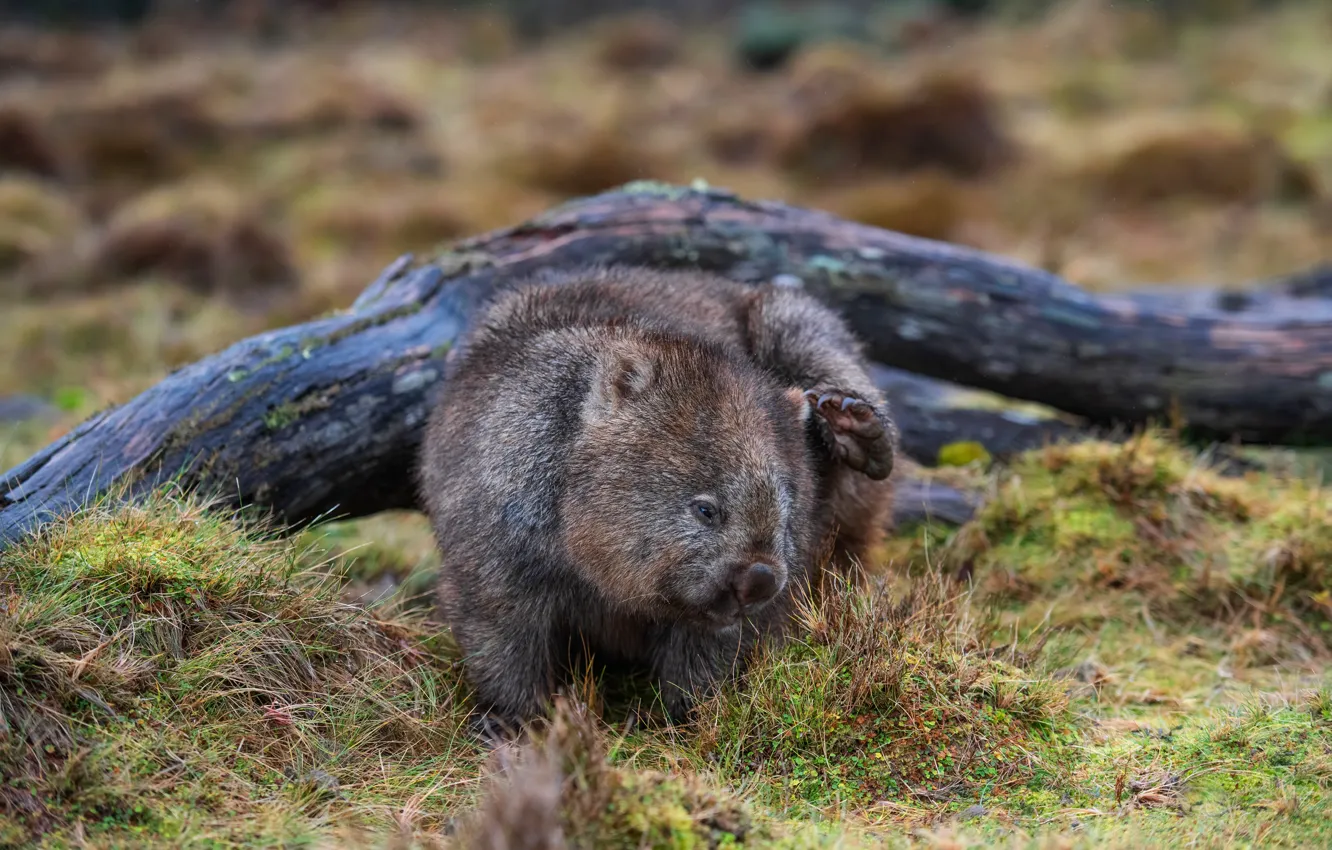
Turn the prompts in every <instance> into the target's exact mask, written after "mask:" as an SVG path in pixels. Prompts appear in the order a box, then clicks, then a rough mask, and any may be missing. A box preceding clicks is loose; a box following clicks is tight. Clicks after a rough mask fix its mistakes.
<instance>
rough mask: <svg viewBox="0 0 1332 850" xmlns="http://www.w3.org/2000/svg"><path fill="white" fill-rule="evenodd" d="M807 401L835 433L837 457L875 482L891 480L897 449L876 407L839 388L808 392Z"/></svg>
mask: <svg viewBox="0 0 1332 850" xmlns="http://www.w3.org/2000/svg"><path fill="white" fill-rule="evenodd" d="M805 398H807V399H809V400H810V401H811V402H813V403H814V412H815V413H817V414H818V415H819V417H820V418H821V419H822V420H823V422H824V423H825V424H826V425H827V429H828V431H830V432H831V438H832V450H833V456H834V457H836V458H837V459H838V460H840V461H842V462H843V463H845V464H846V465H847V466H849V467H851V468H852V469H855V470H857V471H859V472H863V473H865V474H866V475H868V476H869V477H870V478H873V479H875V480H881V479H884V478H887V477H888V475H889V474H890V473H891V472H892V471H893V447H892V444H891V443H890V442H889V439H888V429H887V427H886V426H885V423H884V421H883V419H882V418H880V416H879V415H878V411H876V410H875V409H874V405H872V404H870V403H869V402H868V401H865V400H864V399H861V398H857V397H855V396H854V395H850V394H848V393H845V392H842V391H841V390H835V389H834V390H823V389H813V390H806V391H805Z"/></svg>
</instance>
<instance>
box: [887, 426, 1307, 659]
mask: <svg viewBox="0 0 1332 850" xmlns="http://www.w3.org/2000/svg"><path fill="white" fill-rule="evenodd" d="M990 496H991V498H990V500H989V501H988V502H987V504H986V505H985V506H984V508H983V510H982V511H981V512H980V514H979V515H978V517H977V518H976V519H975V520H973V521H972V522H971V523H970V524H968V525H967V526H965V527H964V528H962V529H961V530H960V531H958V532H957V533H956V534H955V535H954V536H952V539H951V540H949V541H947V545H946V547H945V548H944V551H943V554H942V556H941V557H942V558H943V559H944V560H945V561H946V563H947V564H948V565H949V566H950V568H952V569H955V570H960V571H963V572H965V573H966V574H969V575H972V576H974V578H975V581H976V582H977V583H978V585H979V586H980V587H981V588H982V590H983V591H984V592H985V593H987V594H990V595H991V596H992V597H994V598H997V599H999V600H1003V601H1006V602H1007V603H1008V604H1009V605H1010V606H1021V607H1026V608H1027V609H1028V610H1032V611H1035V610H1037V609H1038V608H1039V607H1040V606H1038V605H1037V604H1036V603H1037V602H1044V603H1046V604H1047V607H1048V603H1051V602H1058V603H1066V604H1059V605H1058V606H1057V608H1058V610H1057V611H1056V613H1055V617H1056V618H1057V620H1056V622H1058V623H1060V624H1063V625H1071V624H1081V625H1084V626H1089V627H1096V626H1097V625H1098V624H1102V623H1106V622H1108V621H1113V620H1137V619H1138V617H1139V612H1140V611H1142V610H1146V611H1148V612H1149V616H1150V617H1152V618H1155V620H1156V621H1159V622H1160V623H1162V624H1164V625H1166V626H1171V627H1173V628H1174V629H1176V630H1177V631H1178V630H1182V629H1183V630H1186V629H1189V628H1192V627H1194V626H1196V625H1198V624H1199V623H1201V624H1203V625H1207V624H1210V625H1211V626H1214V627H1221V628H1224V629H1226V630H1227V631H1228V633H1230V634H1231V635H1232V636H1235V637H1239V636H1242V635H1248V638H1247V639H1249V640H1252V639H1253V631H1254V630H1257V631H1259V632H1264V633H1265V632H1268V631H1271V632H1272V633H1273V634H1275V635H1277V636H1279V637H1280V643H1282V644H1283V645H1284V650H1283V651H1284V653H1285V655H1286V656H1287V657H1299V658H1304V659H1306V660H1307V659H1309V658H1313V657H1326V652H1327V650H1328V648H1329V638H1330V637H1332V620H1329V615H1332V607H1329V593H1330V592H1332V587H1330V586H1329V581H1330V580H1332V574H1330V573H1329V565H1332V499H1329V497H1328V495H1327V493H1326V492H1325V490H1324V489H1323V488H1322V487H1321V485H1319V484H1318V483H1317V482H1316V481H1313V480H1310V479H1305V478H1298V477H1290V476H1285V475H1280V474H1275V473H1260V472H1249V473H1246V474H1245V475H1243V476H1226V475H1223V474H1222V473H1221V471H1219V470H1218V469H1217V468H1216V467H1215V466H1214V465H1212V464H1210V463H1209V462H1208V460H1207V458H1206V457H1204V456H1202V455H1200V454H1198V453H1196V452H1193V451H1191V450H1188V449H1185V448H1183V447H1181V446H1180V445H1179V444H1178V443H1177V442H1176V441H1174V440H1173V439H1172V438H1170V437H1169V436H1168V435H1167V434H1165V433H1163V432H1159V431H1148V432H1144V433H1142V434H1140V435H1139V436H1137V437H1134V438H1132V439H1130V440H1128V441H1126V442H1123V443H1099V442H1086V443H1079V444H1075V445H1066V446H1054V447H1050V448H1048V449H1045V450H1042V451H1037V452H1033V453H1029V454H1027V455H1025V456H1023V457H1022V458H1020V459H1019V460H1018V461H1017V462H1015V463H1014V464H1013V466H1012V467H1011V468H1009V469H1007V470H1005V471H1003V472H1002V473H1001V474H1000V475H998V476H997V478H996V479H995V482H994V485H993V488H992V492H991V494H990ZM916 556H917V557H919V554H917V555H916ZM908 557H911V556H908Z"/></svg>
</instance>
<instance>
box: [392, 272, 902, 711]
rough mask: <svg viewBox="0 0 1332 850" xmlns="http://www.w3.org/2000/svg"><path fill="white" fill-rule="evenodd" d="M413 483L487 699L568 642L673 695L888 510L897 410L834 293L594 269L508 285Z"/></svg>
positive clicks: (524, 679) (473, 343) (515, 697)
mask: <svg viewBox="0 0 1332 850" xmlns="http://www.w3.org/2000/svg"><path fill="white" fill-rule="evenodd" d="M447 372H448V374H447V376H446V380H445V381H444V385H443V387H442V389H441V391H440V396H439V398H438V401H437V406H436V408H435V411H434V413H433V414H432V417H431V420H430V422H429V425H428V428H427V432H426V436H425V441H424V444H423V446H422V449H421V459H420V468H419V476H418V485H419V487H420V495H421V499H422V503H423V505H424V506H425V509H426V512H427V514H428V515H429V517H430V519H431V523H432V526H433V528H434V532H435V536H436V538H437V540H438V543H439V547H440V550H441V553H442V558H443V563H442V567H441V572H440V579H439V600H440V603H441V608H442V612H443V614H444V617H445V619H446V620H447V622H448V623H449V624H450V626H451V627H452V629H453V632H454V635H455V637H456V638H457V640H458V642H459V644H460V646H461V648H462V650H463V652H464V655H465V660H464V665H465V668H466V670H467V671H468V674H469V677H470V679H471V681H472V683H473V685H474V687H475V688H476V690H477V692H478V696H479V698H480V701H481V702H482V703H483V708H484V710H485V715H484V717H485V718H487V719H489V720H493V721H499V722H500V723H501V724H504V725H510V726H512V725H517V724H521V723H523V722H525V721H528V720H531V719H535V718H536V717H538V716H540V715H541V714H543V713H544V711H545V708H546V706H547V700H548V699H549V697H551V696H552V695H553V693H554V692H555V690H556V689H557V688H558V687H559V686H560V685H561V684H564V683H567V681H568V678H567V677H568V674H569V671H570V669H571V663H572V662H573V661H574V660H575V659H584V656H583V655H582V653H584V652H587V651H591V652H592V653H594V654H595V655H596V657H597V659H598V660H614V661H620V662H628V663H631V664H643V665H647V666H648V668H650V669H651V671H652V673H653V675H654V677H655V678H656V680H657V682H658V683H659V685H660V688H661V696H662V700H663V703H664V705H665V707H666V710H667V714H668V715H669V716H670V717H671V718H672V719H675V720H679V719H683V718H684V717H686V716H687V715H688V712H689V709H690V707H691V706H692V705H693V703H694V701H695V700H697V699H698V698H700V697H702V696H704V695H706V694H707V693H708V692H709V691H710V690H711V688H712V686H713V685H714V684H715V683H716V682H717V681H718V680H719V679H720V677H722V676H723V675H725V674H726V673H727V671H728V670H729V671H732V672H735V671H738V670H739V669H740V668H741V667H743V665H744V662H745V657H746V651H747V650H748V649H749V648H750V646H751V645H752V644H753V642H754V641H755V640H757V639H759V638H760V637H762V636H764V635H767V634H774V635H778V634H781V632H782V627H783V626H784V625H785V624H786V623H787V621H788V620H789V615H790V612H791V608H792V601H793V600H794V599H795V598H796V597H797V596H798V594H799V593H801V592H802V591H803V590H804V589H807V588H808V587H809V586H810V583H811V582H810V580H811V578H817V577H818V574H819V573H818V570H819V569H820V566H819V565H820V564H821V563H822V560H821V554H822V553H823V552H824V551H825V549H826V550H827V551H828V552H829V553H830V555H831V557H832V559H833V560H835V561H836V562H838V563H839V564H840V565H842V566H846V565H849V564H851V563H852V562H854V561H855V560H856V559H858V558H859V557H860V556H861V555H863V554H864V552H865V551H866V549H867V548H868V547H869V546H871V545H872V544H873V543H874V542H875V541H876V539H877V537H878V536H879V534H881V533H882V530H883V528H884V526H885V524H886V523H887V521H888V511H889V507H890V499H891V490H890V485H889V482H888V476H889V474H890V472H891V471H892V467H893V454H894V450H895V445H896V437H897V434H896V429H895V427H894V426H893V423H892V421H891V419H890V418H889V416H888V413H887V410H886V404H885V402H884V400H883V399H882V397H881V396H880V394H879V393H878V391H877V390H876V389H875V387H874V385H873V384H872V383H871V382H870V380H869V378H868V376H867V375H866V372H865V369H864V368H863V366H862V362H861V359H860V353H859V349H858V346H857V343H856V341H855V340H854V339H853V337H852V335H851V334H850V332H849V331H848V329H847V328H846V326H845V325H844V323H843V322H842V321H841V319H840V318H839V317H837V316H836V315H835V314H834V313H833V312H832V311H831V310H829V309H827V308H825V307H824V306H822V305H821V304H819V303H818V302H817V301H815V300H814V299H813V298H811V297H810V296H808V295H806V294H804V293H803V292H800V291H798V290H795V289H791V288H783V287H776V286H772V285H765V286H761V287H754V286H746V285H743V284H738V283H734V282H731V281H729V280H726V279H724V278H720V277H715V276H710V275H705V274H701V273H693V272H688V273H686V272H671V273H662V272H652V271H647V270H643V269H636V268H610V269H604V268H603V269H592V270H588V271H586V272H583V273H580V274H576V275H565V276H562V277H560V278H559V279H557V280H554V281H549V282H545V283H536V284H533V283H528V284H526V285H520V286H517V287H516V288H514V289H511V290H509V291H507V292H505V293H503V294H501V295H499V296H498V297H497V298H496V299H495V300H494V301H493V303H491V304H490V305H489V306H488V307H487V308H486V309H485V311H484V312H483V313H482V314H481V315H480V316H478V318H477V320H476V322H475V324H474V326H473V329H472V330H471V331H469V333H468V334H466V335H465V337H464V338H463V339H462V340H460V341H459V344H458V346H457V347H455V349H454V351H453V352H452V353H451V355H450V360H449V365H448V367H447Z"/></svg>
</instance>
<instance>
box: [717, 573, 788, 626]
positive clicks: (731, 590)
mask: <svg viewBox="0 0 1332 850" xmlns="http://www.w3.org/2000/svg"><path fill="white" fill-rule="evenodd" d="M782 584H783V582H782V581H781V580H780V579H779V578H778V577H777V569H776V568H775V567H773V566H772V565H771V564H764V563H755V564H740V565H737V566H736V567H734V568H733V569H732V570H731V574H730V576H729V577H728V579H727V583H726V586H725V587H724V588H723V589H722V590H721V591H720V592H719V593H718V594H717V598H716V601H715V602H714V603H713V607H712V612H711V613H712V615H713V618H714V619H716V620H719V621H721V622H733V621H734V620H736V619H738V618H740V617H743V616H745V615H746V614H752V613H754V612H755V611H757V610H758V609H760V608H762V607H763V606H764V605H766V604H768V603H769V602H771V601H772V599H773V597H775V596H776V595H777V594H778V593H780V592H781V590H782Z"/></svg>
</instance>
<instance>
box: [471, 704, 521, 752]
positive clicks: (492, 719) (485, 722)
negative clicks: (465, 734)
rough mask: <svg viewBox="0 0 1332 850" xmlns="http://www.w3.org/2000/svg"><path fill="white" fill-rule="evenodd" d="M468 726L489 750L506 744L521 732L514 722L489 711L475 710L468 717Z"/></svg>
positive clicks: (480, 742)
mask: <svg viewBox="0 0 1332 850" xmlns="http://www.w3.org/2000/svg"><path fill="white" fill-rule="evenodd" d="M467 726H468V730H469V731H470V732H471V733H472V737H474V738H476V739H477V742H478V743H479V744H481V746H482V747H484V748H485V749H488V750H493V749H495V748H497V747H501V746H504V745H505V744H507V743H509V742H510V741H512V740H514V739H515V738H516V737H517V736H518V734H519V730H518V728H517V727H516V726H515V725H514V724H513V723H511V722H510V721H508V720H507V719H505V718H503V717H501V716H500V715H499V714H496V713H493V712H489V711H477V712H473V714H472V716H471V717H470V718H468V721H467Z"/></svg>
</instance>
